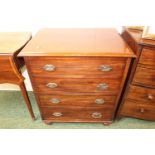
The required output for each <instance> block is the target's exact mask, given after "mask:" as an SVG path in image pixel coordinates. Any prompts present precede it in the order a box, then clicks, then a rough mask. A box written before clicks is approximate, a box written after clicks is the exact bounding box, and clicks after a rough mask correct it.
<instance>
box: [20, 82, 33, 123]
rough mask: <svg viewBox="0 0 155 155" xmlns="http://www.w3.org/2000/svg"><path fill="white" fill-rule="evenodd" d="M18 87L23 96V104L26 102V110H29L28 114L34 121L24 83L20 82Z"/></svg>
mask: <svg viewBox="0 0 155 155" xmlns="http://www.w3.org/2000/svg"><path fill="white" fill-rule="evenodd" d="M19 86H20V89H21V92H22V94H23V97H24V99H25V102H26V105H27V108H28V110H29V113H30V115H31V117H32V119H33V120H35V116H34V113H33V109H32V106H31V103H30V100H29V97H28V94H27V91H26V88H25V84H24V82H22V83H21V84H20V85H19Z"/></svg>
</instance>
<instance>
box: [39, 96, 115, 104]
mask: <svg viewBox="0 0 155 155" xmlns="http://www.w3.org/2000/svg"><path fill="white" fill-rule="evenodd" d="M38 96H39V100H40V106H50V107H53V106H55V105H57V106H59V107H61V106H65V107H68V106H98V107H102V106H107V105H108V106H109V105H111V106H113V105H114V104H115V100H116V96H104V95H71V94H70V95H53V94H51V95H47V94H38ZM52 99H58V100H59V101H60V103H57V104H54V103H52V101H51V100H52ZM96 99H102V100H104V103H103V104H97V103H96V102H95V101H96Z"/></svg>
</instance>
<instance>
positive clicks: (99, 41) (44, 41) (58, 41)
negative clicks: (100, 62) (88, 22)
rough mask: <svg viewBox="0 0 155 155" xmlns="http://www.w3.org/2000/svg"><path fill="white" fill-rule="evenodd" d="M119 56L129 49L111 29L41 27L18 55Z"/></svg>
mask: <svg viewBox="0 0 155 155" xmlns="http://www.w3.org/2000/svg"><path fill="white" fill-rule="evenodd" d="M33 55H34V56H121V57H134V56H135V55H134V54H133V52H132V50H131V49H130V48H129V46H128V45H127V44H126V43H125V42H124V41H123V39H122V38H121V36H120V35H119V34H118V32H117V31H116V30H115V29H113V28H64V29H59V28H58V29H55V28H53V29H52V28H49V29H42V30H40V31H39V32H38V33H37V34H36V36H35V37H34V38H33V39H32V40H31V41H30V42H29V43H28V44H27V45H26V47H25V48H24V49H23V50H22V51H21V52H20V54H19V56H33Z"/></svg>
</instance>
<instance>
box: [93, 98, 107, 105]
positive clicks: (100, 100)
mask: <svg viewBox="0 0 155 155" xmlns="http://www.w3.org/2000/svg"><path fill="white" fill-rule="evenodd" d="M104 102H105V101H104V100H103V99H101V98H98V99H96V100H95V103H96V104H103V103H104Z"/></svg>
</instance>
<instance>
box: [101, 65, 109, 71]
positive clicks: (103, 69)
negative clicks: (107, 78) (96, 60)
mask: <svg viewBox="0 0 155 155" xmlns="http://www.w3.org/2000/svg"><path fill="white" fill-rule="evenodd" d="M99 69H100V70H101V71H102V72H110V71H111V70H112V67H110V66H107V65H101V66H100V67H99Z"/></svg>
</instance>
